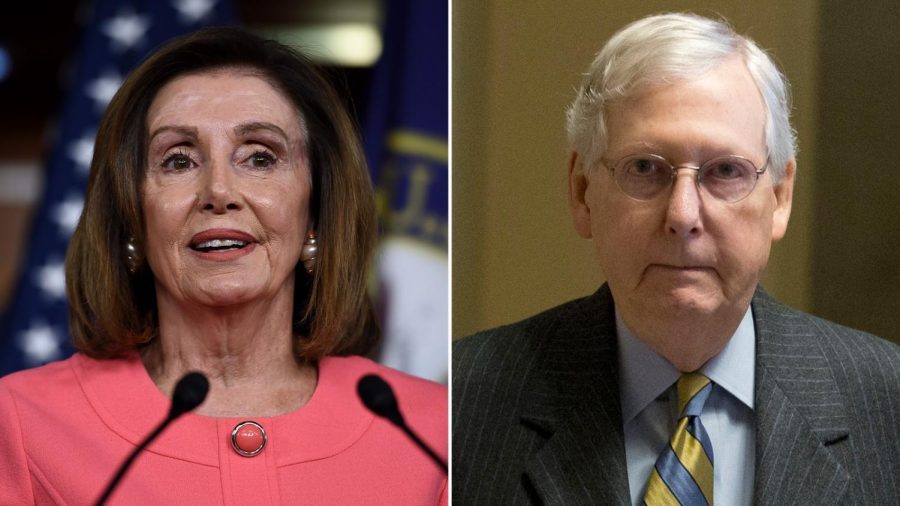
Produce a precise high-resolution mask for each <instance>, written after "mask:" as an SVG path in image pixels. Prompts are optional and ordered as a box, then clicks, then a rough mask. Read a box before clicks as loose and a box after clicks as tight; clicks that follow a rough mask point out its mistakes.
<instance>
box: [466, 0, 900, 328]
mask: <svg viewBox="0 0 900 506" xmlns="http://www.w3.org/2000/svg"><path fill="white" fill-rule="evenodd" d="M880 3H884V4H888V3H891V4H892V3H893V2H886V3H885V2H876V1H862V2H853V3H852V4H851V3H850V2H840V1H824V0H822V1H814V0H800V1H792V2H782V1H777V0H770V1H755V2H752V6H751V3H750V2H746V0H744V1H732V0H721V1H709V2H697V1H668V2H662V1H645V2H630V1H627V0H611V1H603V2H598V1H586V0H575V1H566V2H554V1H531V2H518V1H512V0H494V1H488V2H474V1H456V2H454V3H453V21H452V24H453V26H452V33H453V59H452V69H453V74H452V76H453V78H452V80H453V82H452V85H453V88H452V90H453V91H452V98H453V102H452V103H453V115H452V121H453V144H452V166H453V170H452V178H453V179H452V181H453V187H452V188H453V189H452V191H453V195H452V205H453V208H452V217H453V221H452V241H453V242H452V269H453V271H452V276H453V311H452V317H453V324H452V332H453V336H454V337H455V338H458V337H462V336H465V335H468V334H470V333H472V332H475V331H477V330H480V329H483V328H487V327H492V326H496V325H500V324H504V323H509V322H512V321H516V320H519V319H521V318H524V317H527V316H529V315H532V314H534V313H537V312H539V311H541V310H544V309H547V308H550V307H552V306H555V305H557V304H560V303H562V302H564V301H566V300H569V299H572V298H575V297H580V296H583V295H586V294H589V293H591V292H593V291H594V290H596V289H597V287H598V286H599V285H600V284H601V283H602V277H601V274H600V272H599V268H598V267H597V264H596V261H595V259H594V254H593V251H592V248H591V246H590V243H589V242H588V241H585V240H582V239H580V238H579V237H578V236H577V235H576V233H575V231H574V228H573V227H572V224H571V220H570V217H569V211H568V207H567V201H566V163H567V157H568V152H567V147H566V142H565V133H564V120H565V113H564V111H565V108H566V106H567V105H568V103H569V101H570V100H571V98H572V96H573V95H574V91H575V87H576V86H577V83H578V82H579V76H580V74H581V73H582V72H584V71H585V70H586V68H587V66H588V64H589V62H590V61H591V59H592V57H593V55H594V53H595V52H596V51H598V50H599V49H600V47H601V46H602V45H603V43H604V42H605V41H606V39H608V38H609V36H611V35H612V34H613V33H614V32H615V31H616V30H618V29H619V28H621V27H622V26H624V25H625V24H626V23H628V22H630V21H633V20H635V19H637V18H639V17H642V16H644V15H647V14H651V13H657V12H663V11H676V10H679V11H680V10H688V11H692V12H695V13H698V14H702V15H707V16H713V17H716V16H724V17H725V18H727V19H728V20H730V21H731V22H732V24H733V25H734V26H735V27H736V29H737V31H738V32H740V33H743V34H746V35H749V36H750V37H752V38H753V39H754V40H756V41H757V43H759V44H760V45H761V46H762V47H764V48H767V49H769V50H770V52H771V53H772V54H773V55H774V56H775V59H776V61H778V62H779V64H780V65H781V66H782V68H783V70H784V72H785V74H786V75H787V77H788V79H789V80H790V81H791V83H792V87H793V95H794V114H793V124H794V127H795V128H796V129H797V131H798V133H799V146H800V153H799V155H798V160H797V162H798V180H797V186H796V189H795V194H794V209H793V214H792V218H791V224H790V227H789V230H788V235H787V237H786V238H785V239H784V240H783V241H782V242H781V243H779V244H777V245H776V246H775V248H774V249H773V253H772V256H771V258H770V262H769V267H768V269H767V271H766V273H765V275H764V278H763V285H764V286H765V287H766V288H767V289H768V290H769V292H770V293H772V294H773V295H775V296H776V297H777V298H779V299H780V300H782V301H783V302H786V303H788V304H790V305H792V306H795V307H797V308H800V309H803V310H805V311H809V312H813V313H815V314H818V315H820V316H823V317H825V318H829V319H832V320H836V321H839V322H841V323H844V324H847V325H850V326H854V327H857V328H863V329H867V330H870V331H873V332H876V333H878V334H880V335H882V336H885V337H888V338H892V339H895V340H896V339H898V338H900V332H898V328H900V199H898V195H900V187H898V186H900V183H898V181H900V166H898V164H897V161H898V160H900V156H897V155H896V154H893V155H891V154H890V150H892V149H893V148H894V145H895V144H896V141H890V139H897V138H900V125H898V119H900V110H898V105H897V102H898V99H897V98H896V96H897V95H898V94H900V75H898V73H900V70H898V69H900V64H898V61H900V32H898V31H896V30H893V29H891V28H890V27H893V26H897V21H900V20H898V19H897V17H898V13H897V10H898V8H897V7H891V6H888V5H883V6H880V5H879V4H880ZM870 4H871V5H870ZM857 18H860V19H857ZM866 23H871V25H866ZM878 26H882V27H885V28H883V29H878V28H877V27H878ZM889 32H890V33H889ZM848 60H849V61H852V62H853V64H852V65H851V64H848ZM873 74H877V76H876V78H874V79H873V78H872V76H873ZM873 95H879V96H881V97H882V99H881V100H877V101H874V102H873V101H871V100H870V99H869V97H871V96H873ZM825 99H827V100H830V101H831V102H823V100H825ZM835 104H837V105H835ZM861 109H865V110H867V111H869V113H868V114H861V113H860V110H861ZM848 116H851V117H853V118H855V120H853V121H848V120H847V117H848ZM823 121H827V123H826V122H823ZM873 139H877V140H884V141H887V142H871V141H873ZM865 141H870V142H865ZM823 144H827V146H823ZM860 148H864V149H866V150H874V152H875V153H883V155H881V154H879V155H876V156H886V158H881V159H878V158H873V157H872V155H869V154H867V153H870V152H872V151H862V152H861V151H860ZM879 150H880V151H879ZM835 157H836V158H835ZM884 162H886V163H884ZM859 164H863V165H867V171H866V173H867V174H868V175H867V176H866V177H865V178H859V177H857V176H854V174H857V173H858V171H857V170H856V168H855V167H854V168H852V169H851V168H850V167H853V166H854V165H859ZM872 174H875V175H874V176H873V175H872ZM848 187H852V190H853V192H852V195H848V194H847V191H846V188H848ZM873 195H874V197H873ZM836 243H840V246H836ZM876 286H877V288H875V287H876ZM848 308H849V309H853V310H848Z"/></svg>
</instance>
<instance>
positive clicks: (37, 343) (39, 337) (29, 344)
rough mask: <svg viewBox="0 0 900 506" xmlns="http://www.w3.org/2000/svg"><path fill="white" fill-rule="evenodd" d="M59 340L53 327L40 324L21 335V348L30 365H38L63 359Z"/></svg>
mask: <svg viewBox="0 0 900 506" xmlns="http://www.w3.org/2000/svg"><path fill="white" fill-rule="evenodd" d="M59 339H60V337H59V335H57V333H56V331H54V330H53V328H52V327H49V326H48V325H45V324H42V323H39V324H37V325H32V326H31V327H30V328H29V329H28V330H26V331H25V332H23V333H22V334H20V335H19V347H20V349H21V350H22V353H23V354H24V355H25V358H26V360H27V361H28V362H29V363H30V364H29V365H38V364H43V363H45V362H49V361H51V360H55V359H57V358H61V355H62V354H61V352H60V349H59Z"/></svg>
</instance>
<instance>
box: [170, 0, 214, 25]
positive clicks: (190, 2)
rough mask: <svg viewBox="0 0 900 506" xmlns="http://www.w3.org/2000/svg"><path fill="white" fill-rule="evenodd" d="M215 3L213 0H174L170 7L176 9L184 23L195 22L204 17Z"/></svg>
mask: <svg viewBox="0 0 900 506" xmlns="http://www.w3.org/2000/svg"><path fill="white" fill-rule="evenodd" d="M214 5H216V1H215V0H175V1H174V2H172V7H175V10H177V11H178V14H179V15H180V16H181V20H182V21H184V22H186V23H196V22H197V21H200V20H201V19H203V18H205V17H206V16H207V15H209V13H210V12H211V11H212V8H213V6H214Z"/></svg>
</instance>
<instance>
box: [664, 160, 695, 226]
mask: <svg viewBox="0 0 900 506" xmlns="http://www.w3.org/2000/svg"><path fill="white" fill-rule="evenodd" d="M674 178H675V180H674V181H673V182H672V193H671V194H670V195H669V207H668V208H667V209H666V230H667V231H668V232H669V233H671V234H675V235H677V236H679V237H685V238H686V237H690V236H692V235H696V234H698V233H699V232H700V230H701V220H700V205H701V202H700V188H699V186H698V185H697V170H696V169H693V168H684V167H680V168H677V169H676V173H675V177H674Z"/></svg>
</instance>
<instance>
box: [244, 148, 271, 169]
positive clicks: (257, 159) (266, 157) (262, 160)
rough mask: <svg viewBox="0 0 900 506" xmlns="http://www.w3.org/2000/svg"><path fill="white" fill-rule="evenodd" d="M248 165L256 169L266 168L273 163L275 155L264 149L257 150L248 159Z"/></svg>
mask: <svg viewBox="0 0 900 506" xmlns="http://www.w3.org/2000/svg"><path fill="white" fill-rule="evenodd" d="M248 162H249V163H250V166H251V167H253V168H256V169H268V168H270V167H272V166H273V165H275V157H274V156H272V155H271V154H269V153H267V152H265V151H257V152H256V153H253V154H252V155H250V158H249V159H248Z"/></svg>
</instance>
